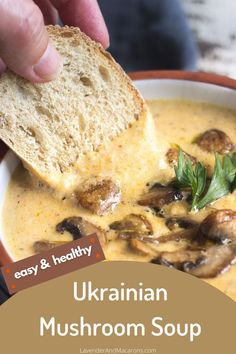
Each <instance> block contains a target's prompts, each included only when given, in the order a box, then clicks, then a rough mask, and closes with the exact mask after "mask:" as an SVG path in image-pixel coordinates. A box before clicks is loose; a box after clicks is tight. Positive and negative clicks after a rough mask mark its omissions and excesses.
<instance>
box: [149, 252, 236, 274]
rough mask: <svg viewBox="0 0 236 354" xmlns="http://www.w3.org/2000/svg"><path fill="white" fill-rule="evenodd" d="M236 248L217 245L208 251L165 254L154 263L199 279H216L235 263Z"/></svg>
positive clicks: (154, 260)
mask: <svg viewBox="0 0 236 354" xmlns="http://www.w3.org/2000/svg"><path fill="white" fill-rule="evenodd" d="M235 257H236V252H235V248H231V247H228V246H225V245H221V246H218V245H215V246H211V247H209V248H208V249H181V250H178V251H176V252H163V253H161V254H160V255H159V256H158V257H157V258H155V259H153V260H152V263H155V264H160V265H165V266H167V267H170V268H176V269H178V270H181V271H184V272H186V273H189V274H191V275H194V276H196V277H199V278H214V277H216V276H217V275H219V274H220V273H222V272H223V271H225V270H226V269H227V268H228V267H230V266H231V264H233V263H234V261H235Z"/></svg>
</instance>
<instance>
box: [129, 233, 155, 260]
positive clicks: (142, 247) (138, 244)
mask: <svg viewBox="0 0 236 354" xmlns="http://www.w3.org/2000/svg"><path fill="white" fill-rule="evenodd" d="M129 246H130V248H131V249H132V250H133V251H135V252H138V253H141V254H143V255H145V256H150V257H157V255H158V254H159V253H158V252H157V250H155V249H153V248H152V247H151V246H150V243H145V242H142V241H140V240H138V239H135V238H132V239H130V240H129Z"/></svg>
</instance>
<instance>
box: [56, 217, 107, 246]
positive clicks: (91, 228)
mask: <svg viewBox="0 0 236 354" xmlns="http://www.w3.org/2000/svg"><path fill="white" fill-rule="evenodd" d="M56 231H57V232H60V233H61V234H63V233H64V232H65V231H67V232H69V233H70V234H71V235H72V236H73V239H74V240H77V239H79V238H81V237H84V236H88V235H91V234H94V233H95V234H96V235H97V236H98V238H99V241H100V243H101V245H102V246H104V245H105V243H106V233H105V231H104V230H102V229H101V228H100V227H98V226H95V225H94V224H92V223H91V222H89V221H86V220H84V219H83V218H81V217H80V216H73V217H70V218H66V219H64V220H63V221H62V222H60V223H59V224H57V226H56Z"/></svg>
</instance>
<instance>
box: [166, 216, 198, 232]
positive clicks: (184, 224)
mask: <svg viewBox="0 0 236 354" xmlns="http://www.w3.org/2000/svg"><path fill="white" fill-rule="evenodd" d="M197 225H198V223H197V222H196V221H195V220H192V219H190V218H187V217H170V218H168V219H166V226H167V227H168V229H170V230H171V231H173V230H175V229H178V228H181V229H192V228H194V227H196V226H197Z"/></svg>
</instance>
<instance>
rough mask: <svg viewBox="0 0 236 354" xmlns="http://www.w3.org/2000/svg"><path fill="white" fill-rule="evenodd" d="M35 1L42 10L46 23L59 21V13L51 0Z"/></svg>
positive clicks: (52, 23) (50, 23) (51, 23)
mask: <svg viewBox="0 0 236 354" xmlns="http://www.w3.org/2000/svg"><path fill="white" fill-rule="evenodd" d="M34 2H35V4H36V5H38V7H39V8H40V10H41V11H42V14H43V17H44V23H45V25H56V24H57V22H58V13H57V11H56V9H55V7H53V6H52V4H51V2H50V0H34Z"/></svg>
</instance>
